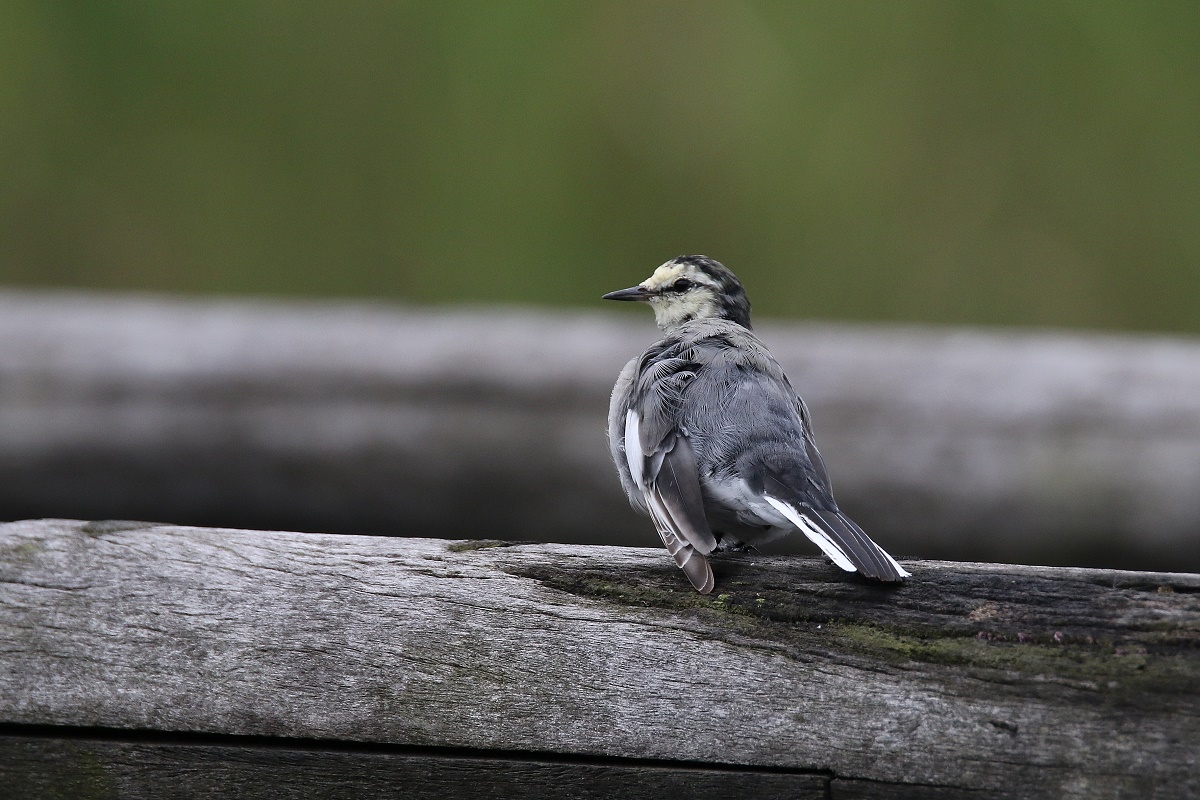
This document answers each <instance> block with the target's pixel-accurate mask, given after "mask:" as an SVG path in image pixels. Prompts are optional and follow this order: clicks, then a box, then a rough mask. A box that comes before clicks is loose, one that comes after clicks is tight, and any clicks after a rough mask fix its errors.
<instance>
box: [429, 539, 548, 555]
mask: <svg viewBox="0 0 1200 800" xmlns="http://www.w3.org/2000/svg"><path fill="white" fill-rule="evenodd" d="M521 544H528V542H508V541H502V540H500V539H462V540H459V541H457V542H451V543H450V544H448V545H446V550H447V551H449V552H451V553H469V552H470V551H472V550H487V549H489V548H492V547H516V546H517V545H521Z"/></svg>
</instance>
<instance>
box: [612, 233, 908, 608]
mask: <svg viewBox="0 0 1200 800" xmlns="http://www.w3.org/2000/svg"><path fill="white" fill-rule="evenodd" d="M604 299H605V300H638V301H641V302H646V303H649V304H650V307H651V308H652V309H654V319H655V322H657V323H658V327H659V328H660V329H661V330H662V331H663V333H664V334H665V336H663V338H662V339H661V340H660V341H658V342H657V343H655V344H653V345H651V346H650V349H648V350H647V351H646V352H644V353H642V354H641V355H640V356H638V357H637V358H635V359H633V360H632V361H630V362H629V363H628V364H626V365H625V368H624V369H623V370H621V374H620V376H619V377H618V378H617V385H616V386H614V387H613V393H612V402H611V403H610V405H609V411H608V443H609V448H610V449H611V451H612V457H613V461H614V462H616V465H617V472H618V473H619V475H620V477H621V486H622V487H624V489H625V493H626V494H627V495H628V496H629V502H630V503H631V504H632V505H633V507H634V508H635V509H637V510H638V511H640V512H642V513H643V514H649V515H650V517H651V519H653V520H654V526H655V527H656V528H657V529H658V534H659V536H661V537H662V541H663V544H665V545H666V547H667V551H668V552H670V554H671V555H672V556H674V558H675V563H676V564H678V565H679V568H680V569H682V570H683V572H684V574H685V575H687V577H688V580H690V581H691V582H692V586H694V587H696V589H697V591H699V592H701V593H702V594H707V593H709V592H711V591H712V589H713V586H714V584H715V581H714V580H713V573H712V568H711V567H710V566H709V564H708V559H707V558H705V556H707V555H708V554H709V553H712V552H713V551H721V550H745V549H747V548H748V547H751V546H754V545H757V544H761V543H763V542H767V541H770V540H772V539H775V538H778V537H780V536H783V535H785V534H788V533H791V532H792V531H795V530H797V529H799V530H800V531H801V532H802V533H803V534H804V535H805V536H807V537H808V538H809V539H811V540H812V541H813V542H814V543H815V544H816V545H817V546H818V547H820V548H821V550H822V551H823V552H824V553H825V555H826V556H828V557H829V558H830V559H832V560H833V563H834V564H837V565H838V566H839V567H841V568H842V569H844V570H846V571H847V572H854V571H855V570H857V571H858V572H861V573H862V574H863V575H865V576H867V577H868V578H875V579H877V580H880V581H900V580H903V579H904V578H907V577H908V576H909V573H908V572H907V571H905V569H904V568H903V567H901V566H900V565H899V564H897V563H896V560H895V559H894V558H892V557H891V556H890V555H888V554H887V553H886V552H884V550H883V548H881V547H880V546H879V545H877V544H875V543H874V542H873V541H871V540H870V538H868V537H867V535H866V534H865V533H863V531H862V529H861V528H859V527H858V526H857V525H855V524H854V522H853V521H852V520H851V519H850V518H849V517H847V516H846V515H845V514H843V513H842V512H841V511H840V510H838V507H837V503H836V502H834V499H833V491H832V489H831V488H830V484H829V475H828V474H827V473H826V472H825V464H824V462H823V461H822V460H821V454H820V453H818V452H817V447H816V445H815V444H813V435H812V426H811V423H810V421H809V414H808V409H807V408H806V407H805V406H804V401H803V400H801V399H800V397H799V396H798V395H797V394H796V392H795V390H794V389H792V385H791V384H790V383H788V379H787V376H786V375H784V374H783V368H782V367H780V366H779V362H777V361H776V360H775V359H774V358H773V357H772V356H771V354H770V353H769V352H768V351H767V348H766V347H765V346H764V345H763V343H762V342H760V341H759V340H758V338H757V337H756V336H755V335H754V334H753V333H751V332H750V301H749V300H748V299H747V298H746V291H745V290H744V289H743V288H742V284H741V283H740V282H739V281H738V279H737V277H735V276H734V274H733V273H732V272H730V271H729V270H728V269H726V267H725V266H724V265H723V264H721V263H720V262H718V261H714V260H713V259H711V258H708V257H707V256H679V257H678V258H674V259H672V260H670V261H668V262H667V263H665V264H663V265H662V266H661V267H659V268H658V269H656V270H655V271H654V274H653V275H651V276H650V277H649V278H647V279H646V280H644V281H642V282H641V283H640V284H638V285H637V286H634V287H632V288H630V289H622V290H620V291H617V292H610V293H608V294H606V295H604Z"/></svg>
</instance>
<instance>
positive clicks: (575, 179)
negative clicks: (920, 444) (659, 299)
mask: <svg viewBox="0 0 1200 800" xmlns="http://www.w3.org/2000/svg"><path fill="white" fill-rule="evenodd" d="M0 175H2V180H0V284H4V285H9V286H70V287H97V288H104V289H118V290H152V291H178V292H187V293H225V294H245V293H252V294H269V295H292V296H339V297H370V298H385V299H395V300H402V301H409V302H420V303H426V302H454V301H489V302H490V301H500V302H510V301H511V302H522V303H536V304H557V305H574V306H580V307H587V306H590V307H595V306H597V305H598V302H597V297H598V296H599V294H600V293H602V292H604V291H608V290H610V289H614V288H618V287H623V286H626V285H629V284H631V283H634V282H636V281H638V280H641V279H642V278H643V277H645V275H646V274H648V273H649V271H650V269H651V268H652V267H654V266H655V265H657V264H658V263H660V262H662V261H663V260H665V259H667V258H668V257H671V256H673V255H676V254H678V253H681V252H704V253H708V254H710V255H712V256H714V257H717V258H720V259H721V260H723V261H725V262H726V263H727V264H728V265H730V266H731V267H732V268H733V269H735V270H736V271H737V272H738V273H739V274H740V275H741V276H742V277H743V279H744V280H745V281H746V283H747V284H748V287H749V290H750V293H751V297H752V299H753V300H754V301H755V307H756V310H757V311H758V312H760V313H762V314H766V315H772V316H778V317H811V318H847V319H873V320H914V321H929V322H937V323H981V324H1002V325H1039V326H1076V327H1086V328H1108V329H1134V330H1137V329H1140V330H1158V331H1185V332H1200V3H1196V2H1194V1H1190V2H1160V3H1154V2H1138V3H1132V2H1122V3H1117V2H1096V1H1094V0H1080V2H1063V1H1061V0H1036V1H1035V2H1005V3H995V2H949V1H947V2H869V3H866V2H836V3H835V2H807V3H799V2H693V1H689V2H675V3H668V2H662V3H658V2H656V3H648V2H640V3H639V2H628V3H621V2H594V3H566V2H503V3H501V2H490V3H479V2H474V3H468V2H461V3H459V2H455V3H449V2H447V3H436V2H425V3H394V2H389V3H382V2H374V3H362V2H339V3H320V4H316V3H305V2H296V0H278V1H267V0H237V1H236V2H219V1H217V0H205V2H171V3H165V2H160V3H153V2H106V3H99V2H96V3H92V2H48V1H47V0H38V2H21V1H19V0H15V1H14V0H10V2H7V3H4V4H3V5H0Z"/></svg>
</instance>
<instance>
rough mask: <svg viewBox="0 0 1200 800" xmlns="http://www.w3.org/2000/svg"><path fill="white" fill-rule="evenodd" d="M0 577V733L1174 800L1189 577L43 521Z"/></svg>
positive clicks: (20, 527) (1183, 772)
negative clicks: (698, 580)
mask: <svg viewBox="0 0 1200 800" xmlns="http://www.w3.org/2000/svg"><path fill="white" fill-rule="evenodd" d="M0 565H2V566H0V612H2V613H0V641H2V642H3V643H4V644H3V649H2V651H0V722H8V723H20V724H41V725H47V724H48V725H59V726H97V727H102V728H106V729H133V730H156V731H185V732H197V733H205V734H222V735H250V736H269V737H284V738H289V737H290V738H297V737H298V738H308V739H313V738H315V739H329V740H343V741H350V742H355V741H357V742H378V743H390V744H394V745H406V746H433V747H448V748H471V749H473V750H501V751H509V752H511V751H518V752H522V751H523V752H531V753H560V754H565V755H570V756H579V757H583V756H589V757H608V758H651V759H663V760H667V761H684V762H703V763H707V764H710V765H712V766H714V767H715V766H719V765H744V766H753V767H761V768H772V769H795V770H804V771H822V772H823V773H827V774H828V775H830V776H832V782H831V791H832V789H833V788H836V787H838V786H841V787H843V789H844V790H845V792H844V793H845V794H846V795H847V796H854V792H858V795H857V796H864V794H863V791H862V789H863V787H870V786H876V787H890V788H888V791H889V792H893V794H884V793H883V790H882V789H879V790H878V792H877V793H876V794H875V796H880V797H883V796H905V795H904V794H903V793H910V792H916V791H919V790H920V789H921V787H925V789H926V790H927V791H928V792H930V793H932V792H933V791H934V790H935V789H937V790H939V791H942V792H944V793H948V796H955V795H956V794H959V793H963V792H969V791H980V792H985V793H994V794H996V795H998V796H1009V797H1052V798H1070V797H1080V798H1082V797H1088V798H1103V797H1142V796H1146V794H1145V792H1146V790H1147V787H1153V788H1154V791H1155V792H1156V794H1154V796H1156V797H1189V796H1194V795H1195V794H1196V793H1197V792H1198V791H1200V777H1198V776H1200V770H1198V769H1197V764H1196V759H1197V750H1196V748H1195V742H1196V741H1197V740H1198V737H1200V648H1198V647H1197V645H1198V643H1200V576H1197V575H1186V574H1161V573H1132V572H1115V571H1102V570H1083V569H1051V568H1037V567H1015V566H1004V565H986V564H954V563H941V562H906V563H905V566H906V567H907V568H909V569H910V570H911V571H912V572H913V579H912V581H910V582H909V583H908V584H906V585H905V586H903V587H900V588H885V587H880V586H873V585H868V584H866V583H863V582H860V581H857V580H856V579H854V578H853V577H852V576H847V575H846V574H844V573H842V572H841V571H840V570H836V569H834V568H832V567H829V566H828V565H826V564H825V563H823V562H821V561H819V560H815V559H807V558H795V557H765V556H749V557H731V558H727V559H724V560H719V561H717V562H716V563H715V565H714V566H715V571H716V573H717V581H718V586H717V590H716V592H714V595H712V596H707V597H704V596H700V595H698V594H696V593H695V592H693V591H692V590H691V589H690V588H689V587H688V586H687V585H686V582H684V581H683V580H682V579H681V578H680V576H679V574H678V571H677V570H676V569H675V568H674V566H673V565H672V564H670V563H669V559H668V558H667V557H666V556H665V554H663V553H662V552H660V551H658V550H649V549H648V550H642V549H631V548H617V547H581V546H569V545H540V544H539V545H513V546H501V545H499V544H498V543H494V542H492V543H489V542H447V541H443V540H428V539H425V540H421V539H386V538H376V537H357V536H336V535H322V534H288V533H272V532H253V531H234V530H208V529H195V528H179V527H167V526H149V525H144V524H143V525H138V524H136V523H128V524H122V523H80V522H71V521H54V520H48V521H34V522H22V523H12V524H8V525H4V526H0ZM894 792H900V793H901V794H895V793H894ZM834 796H837V795H836V793H835V794H834ZM866 796H870V793H867V795H866ZM908 796H912V795H911V794H909V795H908ZM931 796H932V794H931Z"/></svg>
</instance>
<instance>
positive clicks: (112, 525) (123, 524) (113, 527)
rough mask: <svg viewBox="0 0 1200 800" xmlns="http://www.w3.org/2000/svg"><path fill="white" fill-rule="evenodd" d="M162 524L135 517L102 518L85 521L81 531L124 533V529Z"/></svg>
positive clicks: (96, 534)
mask: <svg viewBox="0 0 1200 800" xmlns="http://www.w3.org/2000/svg"><path fill="white" fill-rule="evenodd" d="M161 524H162V523H159V522H141V521H138V520H133V519H101V520H94V521H92V522H85V523H84V524H83V525H82V526H80V528H79V530H80V532H81V533H86V534H88V535H89V536H103V535H104V534H106V533H122V532H124V531H140V530H147V529H149V528H158V527H160V526H161Z"/></svg>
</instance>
